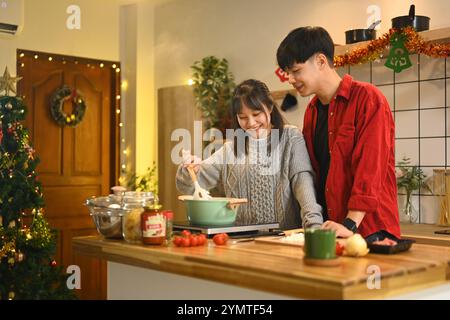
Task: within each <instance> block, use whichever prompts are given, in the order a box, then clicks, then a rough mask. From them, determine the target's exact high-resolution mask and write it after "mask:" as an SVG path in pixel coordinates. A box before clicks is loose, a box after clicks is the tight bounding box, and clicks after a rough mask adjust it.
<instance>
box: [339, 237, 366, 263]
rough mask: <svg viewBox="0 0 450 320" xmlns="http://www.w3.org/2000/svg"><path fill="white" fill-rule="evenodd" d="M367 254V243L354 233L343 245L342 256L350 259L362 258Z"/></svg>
mask: <svg viewBox="0 0 450 320" xmlns="http://www.w3.org/2000/svg"><path fill="white" fill-rule="evenodd" d="M368 253H369V249H367V243H366V240H364V238H363V237H362V236H361V235H360V234H358V233H356V234H354V235H352V236H351V237H349V238H348V239H347V242H346V243H345V249H344V255H346V256H351V257H362V256H365V255H366V254H368Z"/></svg>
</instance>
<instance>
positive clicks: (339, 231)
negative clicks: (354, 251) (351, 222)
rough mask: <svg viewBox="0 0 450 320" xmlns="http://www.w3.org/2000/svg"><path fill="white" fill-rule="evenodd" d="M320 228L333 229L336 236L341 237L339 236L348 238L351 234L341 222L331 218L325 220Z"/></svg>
mask: <svg viewBox="0 0 450 320" xmlns="http://www.w3.org/2000/svg"><path fill="white" fill-rule="evenodd" d="M322 229H325V230H334V232H336V237H341V238H348V237H351V236H352V235H353V232H351V231H350V230H348V229H347V228H346V227H344V226H343V225H342V224H340V223H337V222H334V221H331V220H328V221H325V222H324V224H323V225H322Z"/></svg>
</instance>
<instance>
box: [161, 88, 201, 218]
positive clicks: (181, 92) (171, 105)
mask: <svg viewBox="0 0 450 320" xmlns="http://www.w3.org/2000/svg"><path fill="white" fill-rule="evenodd" d="M195 120H201V112H200V110H198V108H197V107H196V106H195V100H194V95H193V91H192V87H191V86H177V87H169V88H161V89H159V90H158V163H159V168H158V182H159V193H160V201H161V203H162V205H163V208H164V209H170V210H173V211H174V213H175V218H174V219H175V220H178V221H181V220H185V219H186V209H185V207H184V204H183V203H181V202H180V201H179V200H178V199H177V195H179V194H180V193H179V192H178V191H177V189H176V186H175V175H176V172H177V168H178V166H177V165H175V164H174V163H173V162H172V160H171V152H172V149H173V147H175V146H176V145H177V144H178V143H179V142H178V141H171V135H172V132H173V131H174V130H175V129H179V128H185V129H187V130H189V131H190V132H191V141H192V148H193V139H194V134H193V133H194V121H195ZM197 138H198V137H197ZM192 152H193V150H192Z"/></svg>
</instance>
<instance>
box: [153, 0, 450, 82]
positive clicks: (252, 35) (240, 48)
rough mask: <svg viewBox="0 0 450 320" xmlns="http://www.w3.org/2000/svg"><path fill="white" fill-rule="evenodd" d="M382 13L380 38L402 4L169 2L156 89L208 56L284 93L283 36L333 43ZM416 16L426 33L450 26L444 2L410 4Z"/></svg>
mask: <svg viewBox="0 0 450 320" xmlns="http://www.w3.org/2000/svg"><path fill="white" fill-rule="evenodd" d="M372 4H376V5H378V6H379V7H380V8H381V18H382V21H383V22H382V25H381V30H380V32H381V33H384V32H386V31H387V30H388V29H389V28H390V26H391V21H390V19H391V18H393V17H396V16H401V15H407V14H408V11H409V5H410V4H411V1H406V0H401V1H400V0H395V1H389V0H378V1H372V0H323V1H299V0H226V1H225V0H190V1H185V0H182V1H174V2H170V3H166V4H164V5H161V6H159V7H157V8H156V11H155V70H156V73H155V83H156V88H160V87H168V86H174V85H182V84H186V81H187V80H188V79H189V78H190V76H191V70H190V68H189V67H190V66H191V65H192V63H193V62H194V61H195V60H199V59H202V58H203V57H205V56H207V55H216V56H217V57H221V58H227V59H228V60H229V62H230V68H231V71H232V72H233V74H234V75H235V77H236V80H237V82H239V81H241V80H244V79H246V78H249V77H254V78H257V79H260V80H262V81H264V82H266V83H267V84H268V86H269V88H270V89H271V90H277V89H285V88H289V85H288V84H286V83H284V84H282V83H281V82H279V80H278V78H276V76H275V75H274V70H275V68H276V57H275V53H276V50H277V48H278V45H279V43H280V42H281V41H282V39H283V38H284V37H285V36H286V35H287V33H288V32H289V31H290V30H292V29H294V28H296V27H299V26H304V25H321V26H323V27H324V28H326V29H327V30H328V31H329V32H330V34H331V36H332V38H333V39H334V41H335V42H336V43H340V44H344V43H345V31H346V30H349V29H354V28H364V27H366V20H367V18H368V16H369V15H368V14H367V13H366V8H367V7H368V6H369V5H372ZM414 4H415V5H416V14H417V15H427V16H430V17H431V28H432V29H434V28H441V27H448V26H450V22H449V20H448V13H449V12H450V1H448V0H420V1H419V0H418V1H414ZM380 32H379V33H380Z"/></svg>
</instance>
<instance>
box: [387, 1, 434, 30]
mask: <svg viewBox="0 0 450 320" xmlns="http://www.w3.org/2000/svg"><path fill="white" fill-rule="evenodd" d="M405 27H413V28H414V29H416V31H417V32H420V31H425V30H429V29H430V18H429V17H427V16H416V15H415V6H414V5H413V4H412V5H411V7H410V8H409V15H407V16H401V17H395V18H393V19H392V28H395V29H401V28H405Z"/></svg>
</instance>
